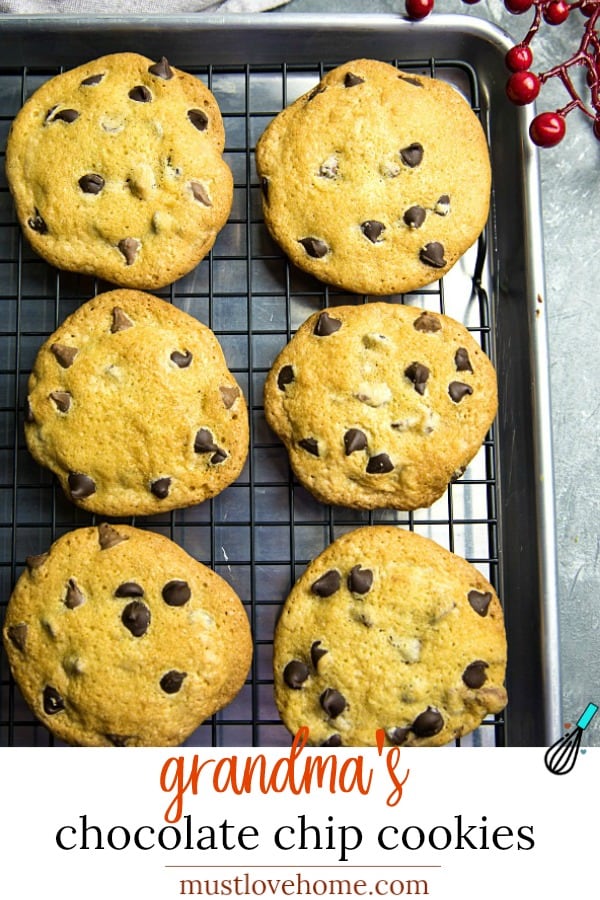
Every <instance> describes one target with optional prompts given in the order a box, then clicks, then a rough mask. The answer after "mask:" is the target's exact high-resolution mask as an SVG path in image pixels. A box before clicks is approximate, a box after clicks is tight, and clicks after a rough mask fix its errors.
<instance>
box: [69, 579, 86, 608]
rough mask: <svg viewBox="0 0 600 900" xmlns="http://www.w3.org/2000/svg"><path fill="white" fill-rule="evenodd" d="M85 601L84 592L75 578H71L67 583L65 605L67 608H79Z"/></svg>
mask: <svg viewBox="0 0 600 900" xmlns="http://www.w3.org/2000/svg"><path fill="white" fill-rule="evenodd" d="M84 603H85V597H84V595H83V592H82V591H81V589H80V588H79V586H78V584H77V582H76V581H75V579H74V578H69V583H68V585H67V593H66V596H65V606H66V607H67V609H77V607H78V606H82V605H83V604H84Z"/></svg>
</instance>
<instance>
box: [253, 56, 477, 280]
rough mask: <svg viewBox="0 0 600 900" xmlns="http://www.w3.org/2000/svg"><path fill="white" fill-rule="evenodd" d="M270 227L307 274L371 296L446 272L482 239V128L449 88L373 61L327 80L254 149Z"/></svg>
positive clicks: (274, 125) (357, 64) (292, 108)
mask: <svg viewBox="0 0 600 900" xmlns="http://www.w3.org/2000/svg"><path fill="white" fill-rule="evenodd" d="M256 165H257V169H258V174H259V176H260V179H261V185H262V193H263V211H264V218H265V222H266V224H267V227H268V229H269V231H270V232H271V234H272V236H273V238H274V239H275V240H276V241H277V242H278V243H279V244H280V245H281V247H282V248H283V250H284V251H285V253H286V254H287V255H288V256H289V258H290V259H291V260H292V262H294V263H295V264H296V265H297V266H299V267H300V268H301V269H304V270H305V271H307V272H310V273H311V274H312V275H315V276H316V277H317V278H319V279H321V280H322V281H325V282H328V283H329V284H332V285H336V286H338V287H341V288H344V289H345V290H349V291H355V292H358V293H366V294H394V293H401V292H405V291H412V290H415V289H416V288H419V287H421V286H422V285H425V284H429V283H430V282H432V281H435V280H436V279H438V278H439V277H441V276H442V275H444V274H445V273H446V272H447V271H448V270H449V269H450V268H451V267H452V266H453V265H454V264H455V263H456V261H457V260H458V259H459V257H460V256H461V255H462V254H463V253H464V252H465V251H466V250H467V249H468V248H469V247H470V246H471V245H472V244H473V243H474V242H475V240H476V239H477V237H478V236H479V234H480V233H481V231H482V229H483V227H484V225H485V223H486V220H487V217H488V212H489V202H490V184H491V169H490V160H489V152H488V147H487V142H486V138H485V135H484V132H483V129H482V127H481V125H480V123H479V120H478V119H477V117H476V115H475V114H474V113H473V111H472V110H471V108H470V106H469V105H468V103H467V102H466V101H465V100H464V98H463V97H462V96H461V95H460V94H459V93H458V91H457V90H455V89H454V88H453V87H452V86H450V85H449V84H447V83H446V82H444V81H441V80H438V79H433V78H427V77H425V76H422V75H413V74H407V73H405V72H401V71H398V69H396V68H395V67H394V66H391V65H388V64H387V63H383V62H378V61H376V60H365V59H360V60H354V61H352V62H348V63H346V64H344V65H342V66H340V67H338V68H336V69H334V70H333V71H330V72H328V73H327V74H326V75H325V77H324V78H323V79H322V80H321V81H320V82H319V84H318V85H317V86H316V87H315V88H314V89H313V90H311V91H309V92H308V93H306V94H304V95H303V96H302V97H300V98H299V99H298V100H296V101H295V102H294V103H292V104H291V106H289V107H288V108H287V109H285V110H283V112H281V113H280V114H279V115H278V116H277V117H276V118H275V119H274V120H273V121H272V122H271V123H270V125H269V126H268V127H267V129H266V130H265V132H264V133H263V135H262V136H261V138H260V140H259V141H258V144H257V147H256Z"/></svg>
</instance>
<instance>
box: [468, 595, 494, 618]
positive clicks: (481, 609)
mask: <svg viewBox="0 0 600 900" xmlns="http://www.w3.org/2000/svg"><path fill="white" fill-rule="evenodd" d="M467 599H468V601H469V603H470V604H471V606H472V607H473V609H474V610H475V612H476V613H477V615H479V616H487V614H488V608H489V605H490V603H491V602H492V595H491V593H490V592H489V591H485V593H481V592H480V591H469V593H468V594H467Z"/></svg>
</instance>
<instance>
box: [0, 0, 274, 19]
mask: <svg viewBox="0 0 600 900" xmlns="http://www.w3.org/2000/svg"><path fill="white" fill-rule="evenodd" d="M287 2H288V0H168V2H165V0H141V2H140V0H137V2H136V0H100V2H99V3H90V2H89V0H0V13H16V14H23V15H36V14H46V15H48V14H49V13H53V14H56V13H64V14H65V15H69V14H71V15H88V16H89V15H113V16H119V15H131V14H136V13H140V14H143V15H152V14H156V15H159V14H160V15H162V16H164V15H169V13H184V12H189V13H193V12H219V13H251V12H262V11H263V10H266V9H273V8H274V7H276V6H283V5H284V4H285V3H287Z"/></svg>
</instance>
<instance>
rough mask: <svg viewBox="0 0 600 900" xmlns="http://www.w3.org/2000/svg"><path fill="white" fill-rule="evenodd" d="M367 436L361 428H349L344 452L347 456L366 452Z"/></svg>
mask: <svg viewBox="0 0 600 900" xmlns="http://www.w3.org/2000/svg"><path fill="white" fill-rule="evenodd" d="M366 448H367V436H366V434H365V433H364V431H361V430H360V428H349V429H348V431H347V432H346V434H345V435H344V450H345V451H346V456H350V454H351V453H355V452H356V451H357V450H366Z"/></svg>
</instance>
